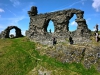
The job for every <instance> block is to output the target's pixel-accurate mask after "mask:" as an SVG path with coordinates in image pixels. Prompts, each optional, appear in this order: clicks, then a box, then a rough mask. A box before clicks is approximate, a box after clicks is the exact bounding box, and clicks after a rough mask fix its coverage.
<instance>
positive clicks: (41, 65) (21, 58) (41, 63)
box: [0, 37, 100, 75]
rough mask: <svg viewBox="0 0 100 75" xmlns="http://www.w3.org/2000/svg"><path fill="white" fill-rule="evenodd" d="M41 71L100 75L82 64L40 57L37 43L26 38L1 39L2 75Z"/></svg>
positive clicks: (31, 74) (60, 74)
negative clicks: (36, 48) (36, 47)
mask: <svg viewBox="0 0 100 75" xmlns="http://www.w3.org/2000/svg"><path fill="white" fill-rule="evenodd" d="M39 70H41V71H43V70H47V71H50V73H51V75H100V73H98V72H97V71H96V70H95V68H94V67H92V68H91V69H89V70H87V69H85V68H84V67H83V65H82V64H77V63H65V64H63V63H61V62H59V61H57V60H56V59H53V58H50V57H48V56H46V55H40V53H39V52H38V51H37V50H35V43H33V42H30V41H29V40H28V39H26V38H25V37H24V38H16V39H5V40H4V39H0V75H38V71H39ZM33 71H34V72H33Z"/></svg>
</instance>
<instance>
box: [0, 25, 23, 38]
mask: <svg viewBox="0 0 100 75" xmlns="http://www.w3.org/2000/svg"><path fill="white" fill-rule="evenodd" d="M11 29H15V33H16V36H15V37H22V36H23V35H22V34H21V29H20V28H18V27H17V26H8V27H7V28H6V29H5V30H4V31H2V32H1V33H0V38H9V34H10V30H11Z"/></svg>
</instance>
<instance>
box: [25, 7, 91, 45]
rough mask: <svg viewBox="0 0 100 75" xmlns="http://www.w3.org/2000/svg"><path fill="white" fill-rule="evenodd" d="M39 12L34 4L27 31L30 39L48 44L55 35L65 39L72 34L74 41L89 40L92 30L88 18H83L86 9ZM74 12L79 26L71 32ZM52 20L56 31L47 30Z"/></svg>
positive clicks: (30, 12)
mask: <svg viewBox="0 0 100 75" xmlns="http://www.w3.org/2000/svg"><path fill="white" fill-rule="evenodd" d="M37 12H38V11H37V7H36V6H32V7H31V10H30V11H28V14H29V17H30V23H29V30H27V31H26V36H27V37H28V38H29V39H30V40H35V41H38V42H40V43H42V44H48V43H47V42H48V41H50V42H51V39H52V38H53V37H57V39H59V41H60V40H63V41H64V40H65V39H66V38H68V37H69V35H71V36H72V38H73V40H74V43H78V42H80V41H84V42H88V41H87V40H88V39H89V37H90V34H91V31H90V30H89V29H88V27H87V24H86V20H85V19H84V18H83V14H84V11H81V10H78V9H68V10H61V11H55V12H51V13H44V14H37ZM74 14H76V16H77V19H76V20H75V21H76V22H77V24H78V26H77V30H75V31H73V32H70V31H69V20H70V19H71V18H72V17H73V15H74ZM50 20H52V21H53V23H54V28H55V30H54V33H48V32H47V27H48V23H49V21H50ZM86 39H87V40H86ZM85 40H86V41H85Z"/></svg>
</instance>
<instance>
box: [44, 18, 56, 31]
mask: <svg viewBox="0 0 100 75" xmlns="http://www.w3.org/2000/svg"><path fill="white" fill-rule="evenodd" d="M50 21H52V23H53V25H54V21H53V20H52V19H47V20H46V21H45V24H44V31H45V32H48V31H47V28H48V26H49V23H50ZM54 32H55V25H54Z"/></svg>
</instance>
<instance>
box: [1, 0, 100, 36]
mask: <svg viewBox="0 0 100 75" xmlns="http://www.w3.org/2000/svg"><path fill="white" fill-rule="evenodd" d="M31 6H37V8H38V14H39V13H47V12H54V11H58V10H64V9H70V8H76V9H81V10H83V11H84V19H86V22H87V25H88V28H89V29H91V30H94V26H95V25H96V24H98V25H100V0H0V32H1V31H3V30H4V29H5V28H6V27H7V26H11V25H15V26H18V27H19V28H21V30H22V33H23V34H24V35H25V31H26V30H28V29H29V21H30V20H29V16H28V14H27V11H29V10H30V8H31ZM75 19H76V15H74V17H73V18H72V19H71V20H70V23H69V29H70V31H73V30H75V29H76V28H77V23H76V22H75ZM52 24H53V22H49V26H48V30H49V29H51V30H52V31H53V30H54V29H53V25H52ZM99 29H100V26H99ZM11 33H14V30H11Z"/></svg>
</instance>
